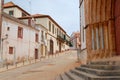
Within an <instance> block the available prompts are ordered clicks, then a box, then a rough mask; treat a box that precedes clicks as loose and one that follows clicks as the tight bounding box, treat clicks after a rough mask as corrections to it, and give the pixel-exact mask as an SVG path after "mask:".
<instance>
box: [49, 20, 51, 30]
mask: <svg viewBox="0 0 120 80" xmlns="http://www.w3.org/2000/svg"><path fill="white" fill-rule="evenodd" d="M49 31H51V22H50V21H49Z"/></svg>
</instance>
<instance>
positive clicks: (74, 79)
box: [65, 71, 84, 80]
mask: <svg viewBox="0 0 120 80" xmlns="http://www.w3.org/2000/svg"><path fill="white" fill-rule="evenodd" d="M65 74H66V75H67V76H68V77H69V78H70V80H84V79H83V78H81V77H79V76H77V75H75V74H73V73H71V72H70V71H69V72H66V73H65Z"/></svg>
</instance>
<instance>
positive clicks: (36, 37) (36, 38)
mask: <svg viewBox="0 0 120 80" xmlns="http://www.w3.org/2000/svg"><path fill="white" fill-rule="evenodd" d="M35 41H36V42H38V41H39V36H38V34H37V33H36V34H35Z"/></svg>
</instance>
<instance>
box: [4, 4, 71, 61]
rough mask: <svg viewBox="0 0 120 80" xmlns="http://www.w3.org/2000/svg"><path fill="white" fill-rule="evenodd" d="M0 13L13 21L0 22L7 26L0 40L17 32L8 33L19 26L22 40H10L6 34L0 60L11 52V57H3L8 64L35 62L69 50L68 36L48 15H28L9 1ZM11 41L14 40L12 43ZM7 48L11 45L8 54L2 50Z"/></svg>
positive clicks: (14, 38) (15, 38) (14, 37)
mask: <svg viewBox="0 0 120 80" xmlns="http://www.w3.org/2000/svg"><path fill="white" fill-rule="evenodd" d="M4 12H5V13H7V14H9V15H10V16H9V15H7V14H5V16H8V18H7V19H10V20H11V18H12V20H11V21H13V23H11V21H10V22H9V21H8V22H7V20H6V18H5V20H3V26H6V27H7V26H10V28H8V30H9V29H10V30H11V32H10V31H3V32H5V33H3V37H4V36H5V35H6V34H9V33H10V34H11V35H12V34H15V35H17V32H19V31H12V30H16V29H17V28H19V26H21V27H22V30H23V31H22V33H21V34H22V35H23V36H22V37H24V38H17V37H16V36H15V35H14V36H13V37H12V38H13V39H12V38H9V37H10V35H8V37H7V39H5V40H4V42H3V45H4V46H3V54H4V55H3V57H4V56H5V55H6V54H8V52H9V51H11V53H12V55H10V56H11V57H10V56H9V54H8V55H7V56H8V57H4V59H7V60H9V61H11V60H14V61H16V60H18V61H21V60H24V59H39V58H41V57H45V56H46V55H49V54H55V53H57V52H62V51H65V50H68V49H69V39H70V37H69V36H68V35H67V33H66V32H65V31H64V29H63V28H61V26H59V25H58V24H57V23H56V22H55V21H54V20H53V19H52V18H51V17H50V16H49V15H42V14H35V15H30V14H29V13H28V12H26V11H25V10H23V9H22V8H21V7H19V6H18V5H15V4H14V3H13V2H8V3H6V4H5V5H4ZM14 17H15V18H14ZM13 18H14V19H13ZM16 18H17V19H16ZM13 26H14V27H15V28H16V29H12V28H14V27H13ZM4 28H5V27H4ZM4 28H3V29H4ZM20 29H21V28H20ZM5 30H6V29H5ZM13 32H14V33H13ZM11 40H15V41H16V42H14V41H11ZM8 44H9V45H8ZM10 44H11V45H10ZM8 46H11V47H10V50H9V51H8V50H7V48H5V47H8Z"/></svg>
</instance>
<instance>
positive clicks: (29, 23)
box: [28, 18, 31, 26]
mask: <svg viewBox="0 0 120 80" xmlns="http://www.w3.org/2000/svg"><path fill="white" fill-rule="evenodd" d="M28 25H29V26H31V19H30V18H29V19H28Z"/></svg>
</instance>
